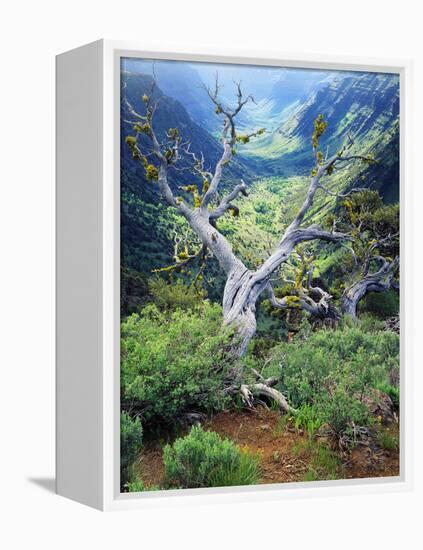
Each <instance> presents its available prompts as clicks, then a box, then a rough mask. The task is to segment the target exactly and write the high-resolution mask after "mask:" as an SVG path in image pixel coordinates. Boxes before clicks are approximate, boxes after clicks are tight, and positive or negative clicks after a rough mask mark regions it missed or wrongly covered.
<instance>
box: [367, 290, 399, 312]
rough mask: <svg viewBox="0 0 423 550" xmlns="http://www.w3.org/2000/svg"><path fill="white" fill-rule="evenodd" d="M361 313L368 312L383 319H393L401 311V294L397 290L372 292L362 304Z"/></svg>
mask: <svg viewBox="0 0 423 550" xmlns="http://www.w3.org/2000/svg"><path fill="white" fill-rule="evenodd" d="M359 309H360V310H361V311H368V312H370V313H373V314H374V315H377V316H378V317H379V318H381V319H386V318H388V317H393V316H394V315H397V314H398V311H399V294H398V292H395V290H387V291H385V292H370V293H369V294H367V296H366V297H365V298H364V300H363V301H362V303H361V304H360V308H359Z"/></svg>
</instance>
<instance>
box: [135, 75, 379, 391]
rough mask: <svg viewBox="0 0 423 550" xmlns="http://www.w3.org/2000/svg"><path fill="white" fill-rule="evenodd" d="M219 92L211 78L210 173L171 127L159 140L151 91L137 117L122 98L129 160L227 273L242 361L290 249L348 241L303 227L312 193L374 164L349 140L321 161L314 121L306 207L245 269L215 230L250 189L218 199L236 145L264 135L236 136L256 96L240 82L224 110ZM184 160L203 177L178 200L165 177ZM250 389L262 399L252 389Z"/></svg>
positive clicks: (323, 298)
mask: <svg viewBox="0 0 423 550" xmlns="http://www.w3.org/2000/svg"><path fill="white" fill-rule="evenodd" d="M219 90H220V87H219V83H218V79H217V77H216V82H215V86H214V87H213V89H210V88H207V89H206V92H207V94H208V96H209V98H210V100H211V102H212V103H213V104H214V107H215V112H216V113H217V114H218V115H219V116H221V117H222V119H223V126H222V132H221V143H222V147H223V150H222V154H221V156H220V158H219V160H218V161H217V163H216V165H215V167H214V169H213V170H208V169H206V167H205V160H204V156H203V155H202V154H201V155H200V156H199V155H197V154H195V153H193V152H192V151H191V150H190V144H189V142H188V141H186V142H184V141H183V140H182V137H181V136H180V134H179V131H178V129H177V128H170V129H169V130H168V131H167V134H166V139H165V140H164V142H163V143H161V142H160V141H159V139H158V137H157V135H156V132H155V129H154V114H155V111H156V107H157V105H156V104H155V102H154V97H153V90H152V91H151V93H150V95H146V94H145V95H144V96H143V102H144V109H143V112H142V113H139V112H138V111H136V110H135V109H134V107H133V106H132V105H131V104H130V103H129V102H128V101H127V100H125V101H126V106H127V109H128V111H129V113H130V115H131V117H132V120H129V121H128V120H127V121H125V122H127V123H129V124H131V125H132V127H133V133H132V134H131V135H128V136H127V137H126V143H127V145H128V146H129V147H130V149H131V151H132V155H133V158H134V159H136V160H138V161H139V162H141V164H142V165H143V166H144V169H145V173H146V177H147V179H149V180H151V181H155V182H157V185H158V188H159V191H160V193H161V195H162V196H163V197H164V199H165V200H166V202H167V204H168V205H169V206H171V207H173V208H175V209H176V210H177V211H178V212H179V213H180V214H181V215H182V216H183V217H184V218H185V219H186V220H187V222H188V224H189V225H190V227H191V229H192V230H193V231H194V233H195V234H196V235H197V236H198V238H199V239H200V241H201V243H202V246H203V247H205V248H207V249H208V250H209V251H210V252H211V253H212V254H213V256H214V257H215V258H216V259H217V261H218V263H219V265H220V268H221V269H222V271H223V272H224V273H225V275H226V284H225V289H224V294H223V299H222V306H223V322H224V324H225V325H229V326H231V327H233V328H234V332H235V338H234V342H233V347H232V349H233V356H234V357H235V358H239V357H241V356H242V355H243V354H244V353H245V352H246V350H247V346H248V343H249V342H250V340H251V339H252V337H253V336H254V334H255V332H256V303H257V300H258V299H259V297H260V296H261V295H262V294H263V293H268V294H270V296H271V298H272V296H274V292H273V287H272V282H271V277H272V275H273V274H274V273H275V272H276V271H277V270H278V269H279V268H280V267H281V265H282V264H284V263H285V262H287V260H288V259H289V258H290V256H291V254H292V252H293V251H294V250H295V248H296V247H297V246H298V245H299V244H301V243H305V242H308V241H314V240H320V241H326V242H329V243H334V242H335V243H337V242H338V243H339V242H342V241H344V240H345V239H348V238H349V235H348V234H346V233H343V232H338V231H336V229H335V228H334V227H333V228H332V229H331V230H325V229H323V228H322V227H320V226H318V225H317V224H314V223H305V221H306V217H307V215H308V214H309V212H310V209H311V207H312V205H313V201H314V198H315V195H316V193H317V192H318V191H319V190H323V191H325V192H328V193H330V191H329V190H328V188H327V187H325V186H323V185H322V180H323V179H324V178H325V177H326V176H330V175H331V174H332V172H333V170H334V169H335V168H336V167H337V166H338V165H339V166H346V165H347V164H349V163H351V162H354V161H356V160H360V161H365V162H370V161H371V159H370V158H369V157H366V156H362V155H355V154H351V148H352V147H353V144H354V141H353V139H352V138H350V137H349V138H348V142H347V143H346V144H345V145H344V146H343V147H341V149H339V150H338V151H337V152H336V153H335V154H333V155H332V156H327V155H323V154H322V153H321V152H320V151H319V138H320V137H321V136H322V134H323V133H324V131H325V130H326V126H327V123H326V122H325V121H324V120H323V117H322V116H321V115H319V117H318V118H317V119H316V121H315V124H314V132H313V136H312V144H313V151H314V155H315V166H314V168H313V170H312V173H311V177H310V183H309V187H308V190H307V194H306V197H305V199H304V202H303V203H302V205H301V207H300V208H299V210H298V212H297V215H296V216H295V218H294V219H293V220H292V222H291V223H290V224H289V225H288V227H287V228H286V230H285V231H284V233H283V234H282V235H281V236H280V240H279V243H278V244H277V246H276V247H275V248H274V250H273V252H272V253H271V254H270V255H269V257H268V258H267V259H266V260H265V261H264V262H263V263H262V264H261V265H260V266H259V267H258V268H257V269H255V270H253V269H250V268H249V267H248V266H246V265H245V264H244V262H243V261H242V260H241V259H240V258H239V257H237V256H236V255H235V253H234V252H233V250H232V247H231V244H230V243H229V241H228V240H227V239H226V237H225V236H224V235H223V234H222V233H221V232H220V231H219V229H218V221H219V219H220V218H221V217H222V216H224V215H225V214H226V213H227V212H228V211H232V212H234V213H237V212H238V207H237V206H236V205H235V204H234V203H233V201H234V200H235V199H237V198H238V197H240V196H241V195H242V196H244V197H247V196H248V187H247V185H246V184H245V183H244V182H243V181H241V183H239V184H238V185H236V186H235V187H234V188H233V189H232V191H231V192H230V193H228V194H227V195H224V196H221V194H220V193H219V187H220V185H221V181H222V175H223V172H224V169H225V166H227V164H228V163H229V162H230V161H231V159H232V158H233V156H234V154H235V147H236V145H237V144H238V143H247V142H248V141H249V140H250V139H252V138H254V137H255V136H257V135H260V134H262V133H263V132H264V130H263V129H260V130H258V131H254V132H252V133H250V134H238V133H237V131H236V126H235V121H236V117H237V115H238V114H239V113H240V111H241V110H242V108H243V107H244V106H245V105H246V104H247V103H248V102H249V101H252V99H253V98H252V97H251V96H247V97H245V96H244V95H243V93H242V90H241V86H240V84H236V102H235V105H234V106H232V107H229V106H227V105H225V104H224V103H223V102H222V101H221V100H220V98H219ZM141 136H146V137H147V138H148V141H149V143H150V148H149V150H148V151H143V150H142V149H141V147H140V143H139V138H140V137H141ZM181 156H185V158H191V159H192V169H193V172H194V173H195V174H196V175H197V176H199V178H200V179H201V184H200V185H189V186H185V187H184V188H182V190H183V191H184V192H185V196H184V197H178V196H176V195H175V193H174V192H173V191H172V189H171V186H170V184H169V179H168V177H169V171H170V170H172V169H176V170H177V169H178V161H179V160H180V159H181ZM220 191H221V190H220ZM190 195H191V200H188V198H187V197H189V196H190ZM272 299H273V298H272ZM300 300H301V301H302V304H303V306H304V308H305V309H309V310H316V312H318V311H320V310H321V309H322V308H323V309H325V308H326V307H327V302H328V296H327V295H326V293H324V292H321V295H320V298H319V299H318V301H317V302H315V303H314V304H313V302H312V300H311V297H310V296H303V297H301V298H300ZM273 303H274V304H275V305H277V307H281V306H282V303H278V302H277V300H275V299H273ZM261 384H262V383H261ZM264 386H265V384H264ZM254 391H256V392H258V393H260V392H261V393H263V391H261V390H260V387H259V386H257V385H256V387H255V388H254ZM266 391H267V390H266ZM275 391H276V390H275Z"/></svg>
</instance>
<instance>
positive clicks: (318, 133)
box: [311, 114, 328, 149]
mask: <svg viewBox="0 0 423 550" xmlns="http://www.w3.org/2000/svg"><path fill="white" fill-rule="evenodd" d="M327 127H328V123H327V121H326V120H325V119H324V117H323V115H322V114H320V115H318V116H317V118H316V120H315V121H314V130H313V135H312V136H311V142H312V144H313V149H317V147H318V146H319V139H320V138H321V137H322V135H323V134H324V133H325V131H326V128H327Z"/></svg>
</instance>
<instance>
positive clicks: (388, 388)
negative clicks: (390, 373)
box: [377, 382, 400, 409]
mask: <svg viewBox="0 0 423 550" xmlns="http://www.w3.org/2000/svg"><path fill="white" fill-rule="evenodd" d="M377 389H378V390H380V391H382V392H383V393H386V394H387V395H389V397H390V398H391V400H392V403H393V404H394V406H395V407H396V408H397V409H399V406H400V389H399V388H397V387H396V386H392V385H391V384H389V383H387V382H381V383H379V384H377Z"/></svg>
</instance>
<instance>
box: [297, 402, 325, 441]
mask: <svg viewBox="0 0 423 550" xmlns="http://www.w3.org/2000/svg"><path fill="white" fill-rule="evenodd" d="M323 423H324V420H323V419H322V418H321V417H320V415H319V410H318V408H317V407H316V405H309V404H308V403H305V404H304V405H301V407H299V408H298V409H297V410H296V412H295V414H294V426H295V427H296V428H297V429H299V428H303V429H304V430H305V431H306V432H307V433H308V435H309V436H310V437H312V436H313V435H314V434H315V433H316V431H317V430H318V429H319V428H320V427H321V425H322V424H323Z"/></svg>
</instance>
